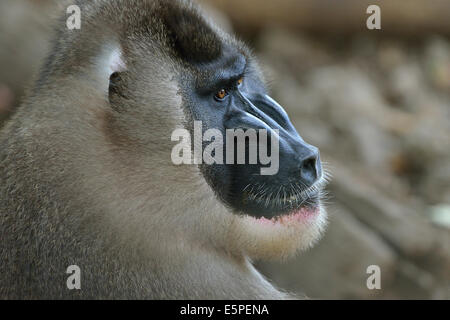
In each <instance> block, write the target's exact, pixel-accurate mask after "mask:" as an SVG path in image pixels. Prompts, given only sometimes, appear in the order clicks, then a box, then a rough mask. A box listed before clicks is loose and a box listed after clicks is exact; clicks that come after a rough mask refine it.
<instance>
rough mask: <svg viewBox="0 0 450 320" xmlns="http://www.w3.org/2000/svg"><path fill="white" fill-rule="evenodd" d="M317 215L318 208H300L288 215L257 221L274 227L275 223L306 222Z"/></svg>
mask: <svg viewBox="0 0 450 320" xmlns="http://www.w3.org/2000/svg"><path fill="white" fill-rule="evenodd" d="M318 214H319V207H314V208H300V209H298V210H295V211H293V212H291V213H289V214H286V215H283V216H279V217H276V218H272V219H267V218H264V217H262V218H259V219H257V221H258V222H259V223H261V224H265V225H266V224H268V225H274V224H277V223H281V224H285V223H291V222H302V221H306V220H308V219H310V218H312V217H314V216H317V215H318Z"/></svg>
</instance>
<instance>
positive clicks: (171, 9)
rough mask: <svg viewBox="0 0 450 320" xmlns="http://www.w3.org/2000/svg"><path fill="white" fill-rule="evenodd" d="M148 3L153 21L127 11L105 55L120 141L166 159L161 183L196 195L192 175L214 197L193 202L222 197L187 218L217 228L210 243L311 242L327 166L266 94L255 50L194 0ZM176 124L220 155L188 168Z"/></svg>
mask: <svg viewBox="0 0 450 320" xmlns="http://www.w3.org/2000/svg"><path fill="white" fill-rule="evenodd" d="M155 10H156V11H158V14H157V15H156V16H157V17H158V20H154V18H153V17H152V15H151V14H150V15H146V14H145V13H142V12H132V10H128V11H127V14H128V15H135V17H134V19H133V21H134V22H135V23H134V25H133V26H132V27H131V28H129V30H131V31H130V32H129V33H128V34H127V35H123V36H122V37H121V38H119V40H118V43H119V46H118V48H119V49H118V51H117V52H115V53H114V54H111V55H110V56H109V59H110V66H111V68H110V74H109V75H110V76H109V81H110V82H109V101H110V104H111V109H112V110H114V112H113V113H112V115H111V116H110V119H109V121H110V123H109V124H108V127H109V130H112V131H114V132H115V133H114V134H113V136H115V137H116V138H117V137H118V138H117V140H118V141H121V142H122V145H125V146H126V145H128V144H136V145H139V146H140V147H139V148H138V149H137V150H140V152H142V154H146V155H148V158H146V157H145V156H142V157H140V158H139V159H140V161H150V160H148V159H150V158H151V159H153V160H152V161H158V162H157V165H158V166H160V167H161V168H162V167H164V166H165V167H166V168H167V170H166V171H164V175H162V176H160V178H161V179H163V180H162V181H161V183H164V181H169V180H171V179H173V180H174V181H176V183H177V184H178V185H182V186H183V188H184V189H185V190H186V191H185V192H186V193H192V194H194V193H196V192H199V193H200V192H203V191H202V190H203V189H200V188H198V187H197V184H196V183H197V182H196V181H198V179H201V180H202V181H205V182H206V185H207V186H208V188H209V189H210V191H211V193H210V195H211V196H212V197H213V198H214V199H213V200H209V199H208V200H206V199H205V198H206V196H205V197H195V196H192V199H197V200H193V201H196V202H197V201H200V202H205V203H206V202H208V201H215V202H218V203H219V205H216V206H208V205H206V204H205V205H204V207H203V208H204V209H203V210H204V211H207V212H204V213H203V214H201V215H200V216H199V218H198V220H195V219H194V218H192V216H191V217H190V218H191V219H194V220H195V221H197V222H198V224H199V225H203V226H205V228H204V230H214V234H215V236H214V237H216V238H217V237H219V236H218V235H221V237H222V239H224V240H223V242H222V243H220V244H217V246H223V247H225V248H226V249H227V250H228V251H230V252H237V251H239V252H244V253H245V254H247V255H249V256H250V257H255V258H261V257H264V258H278V257H286V256H289V255H291V254H293V253H295V252H296V251H298V250H299V249H304V248H307V247H309V246H310V245H311V244H312V243H314V241H315V240H317V239H318V238H319V236H320V234H321V232H322V230H323V228H324V226H325V224H326V212H325V210H324V209H323V206H322V204H321V194H322V189H323V187H324V184H325V182H326V174H325V173H324V171H323V170H322V165H321V160H320V155H319V150H318V149H317V148H316V147H314V146H312V145H310V144H308V143H306V142H305V141H304V140H303V139H302V138H301V136H300V135H299V134H298V132H297V130H296V129H295V128H294V126H293V125H292V123H291V121H290V119H289V117H288V115H287V113H286V112H285V111H284V109H283V108H282V106H280V105H279V104H278V103H277V102H276V101H275V100H274V99H272V98H271V97H270V96H269V95H268V92H267V88H266V85H265V83H264V79H263V76H262V72H261V71H260V69H259V67H258V64H257V62H256V59H255V58H254V57H253V56H252V54H251V53H250V51H249V49H248V48H247V47H246V46H245V45H244V44H243V43H242V42H240V41H238V40H236V39H235V38H234V37H232V36H230V35H227V34H225V33H224V32H222V31H221V30H219V29H218V28H217V27H216V26H214V25H213V24H212V23H210V22H209V21H208V20H206V19H205V18H204V17H203V16H202V15H201V14H200V12H199V10H198V9H197V8H195V7H193V6H192V5H191V4H185V3H183V4H177V5H174V4H170V3H168V4H164V5H161V6H159V7H158V6H156V7H155V8H154V10H153V11H152V12H155ZM161 17H162V18H161ZM135 39H140V41H138V42H136V41H135ZM136 43H138V45H136ZM150 60H151V61H150ZM143 102H145V103H143ZM196 123H199V125H198V126H197V127H196ZM180 128H182V129H184V130H185V131H186V132H189V133H190V135H191V137H193V136H195V135H196V134H198V132H195V131H196V130H200V134H201V136H202V137H205V136H208V137H209V138H208V139H206V140H207V141H205V139H202V140H201V141H197V140H196V139H194V138H192V139H191V140H190V141H189V143H190V144H191V145H192V146H194V149H195V144H196V143H197V147H198V146H199V145H200V147H201V150H202V151H201V152H203V151H204V150H205V149H206V148H207V147H208V145H209V143H210V142H212V141H215V142H217V143H218V144H216V146H219V145H220V144H222V145H223V148H222V149H221V148H214V151H213V154H212V157H213V158H214V159H215V160H217V159H222V160H223V161H212V162H208V163H206V162H205V161H201V159H200V161H197V162H195V163H194V164H191V165H190V166H191V169H186V167H187V166H189V165H187V164H174V163H173V162H172V161H171V152H172V148H173V146H174V143H171V141H170V137H171V136H172V135H173V131H174V130H176V129H180ZM211 129H213V130H214V131H213V133H214V134H213V136H214V138H212V135H211V134H210V133H211ZM208 130H209V131H208ZM230 130H231V131H230ZM233 130H234V131H235V132H236V130H241V133H244V136H245V137H244V143H243V144H241V145H240V147H239V143H237V141H236V139H237V137H236V136H232V135H230V134H229V132H232V131H233ZM252 130H253V133H254V134H252V135H251V134H247V133H248V132H252ZM208 132H209V135H208ZM263 133H265V134H266V135H267V136H266V137H263V136H262V135H263ZM219 136H221V137H222V138H223V139H219V138H218V137H219ZM208 140H209V141H208ZM219 140H221V141H219ZM230 144H232V147H230ZM254 144H256V147H255V148H254V147H253V146H254ZM275 147H276V148H275ZM263 150H265V151H266V153H264V152H261V151H263ZM269 150H270V152H269ZM229 152H231V153H229ZM252 152H253V153H255V152H256V153H255V156H254V157H253V158H252ZM156 154H157V155H158V156H156ZM200 154H201V155H203V153H200ZM230 154H231V156H230ZM264 155H265V156H266V157H265V158H266V159H265V161H264V159H263V156H264ZM194 158H195V155H194ZM145 159H147V160H145ZM155 159H158V160H155ZM161 159H165V161H166V162H167V163H163V162H164V161H163V160H161ZM239 159H240V160H241V161H239ZM268 159H269V160H271V161H270V163H268V161H267V160H268ZM197 160H198V159H197ZM146 167H149V165H146ZM193 168H194V169H193ZM149 170H152V169H149ZM186 172H189V173H188V174H184V173H186ZM167 192H173V191H171V190H170V188H168V190H167ZM199 199H200V200H199ZM187 201H188V200H187ZM188 202H189V201H188ZM197 204H198V203H192V205H193V206H195V205H197ZM189 205H190V204H189V203H187V204H185V206H189ZM188 212H190V211H189V210H188V209H186V212H185V213H182V214H186V215H188V214H189V213H188ZM186 219H188V217H186ZM207 233H208V232H207V231H205V234H204V236H205V237H206V238H208V236H207Z"/></svg>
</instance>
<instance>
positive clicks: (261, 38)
mask: <svg viewBox="0 0 450 320" xmlns="http://www.w3.org/2000/svg"><path fill="white" fill-rule="evenodd" d="M64 2H65V1H63V0H61V1H58V0H0V126H1V125H2V123H4V121H5V120H6V119H7V118H8V117H9V116H10V115H11V114H12V113H13V112H14V109H15V108H16V107H17V105H18V104H20V101H21V100H22V99H23V96H24V92H26V88H27V87H28V86H29V84H30V83H31V82H32V81H33V79H34V77H35V75H36V72H37V70H38V68H39V66H40V63H41V62H42V59H43V57H44V56H45V54H46V53H47V52H48V48H49V37H50V32H49V30H50V29H51V25H52V24H53V23H55V21H56V20H55V17H56V16H57V15H58V14H57V12H58V11H60V12H64V8H65V7H64ZM201 2H202V4H203V5H204V7H205V10H206V11H207V12H208V13H209V14H210V15H211V17H212V18H213V19H214V20H215V21H216V22H217V23H219V24H220V25H222V26H223V27H224V28H225V29H227V30H230V31H234V32H235V33H236V34H237V35H238V36H239V37H240V38H241V39H243V40H244V41H245V42H247V43H248V44H249V45H250V46H251V47H253V48H254V50H255V51H254V52H255V55H256V56H257V57H258V58H259V60H260V62H261V66H262V67H263V69H264V70H265V73H266V76H267V79H268V82H269V84H270V87H271V91H272V94H273V96H274V98H276V99H277V100H278V101H279V102H280V104H282V105H283V106H284V107H285V108H286V110H287V111H288V113H289V115H290V117H291V119H292V121H293V122H294V124H295V125H296V127H297V129H298V131H299V133H300V134H301V135H302V136H303V137H304V139H305V140H306V141H308V142H310V143H312V144H314V145H316V146H318V147H319V148H320V150H321V154H322V158H323V160H324V161H325V166H326V167H327V168H328V170H329V171H331V173H332V175H333V179H332V182H331V184H330V186H329V188H328V189H329V195H328V198H327V200H326V203H327V206H328V211H329V214H330V219H329V220H330V222H329V228H328V231H327V232H326V234H325V236H324V238H323V239H322V240H321V241H320V242H319V243H318V244H317V245H316V246H315V247H314V248H313V249H311V250H309V251H308V252H306V253H304V254H302V255H299V256H298V257H297V258H295V259H293V260H289V261H286V262H283V263H279V262H270V263H268V262H264V263H262V262H258V263H257V267H258V268H259V269H260V270H261V271H262V272H263V273H264V274H265V275H267V276H268V277H269V278H270V279H271V280H272V281H273V282H274V283H275V284H277V285H278V286H280V287H281V288H285V289H287V290H289V291H294V292H299V293H305V294H306V295H308V296H309V297H311V298H313V299H315V298H319V299H320V298H329V299H342V298H350V299H450V1H448V0H409V1H389V0H384V1H383V0H372V1H366V0H340V1H335V0H264V1H262V0H245V1H238V0H202V1H201ZM371 4H376V5H378V6H379V7H380V9H381V28H382V29H381V30H368V29H367V27H366V20H367V19H368V17H369V16H370V14H367V13H366V9H367V7H368V6H369V5H371ZM61 10H63V11H61ZM370 265H377V266H379V267H380V269H381V289H380V290H369V289H368V288H367V286H366V280H367V278H368V277H369V276H370V274H367V273H366V270H367V267H368V266H370Z"/></svg>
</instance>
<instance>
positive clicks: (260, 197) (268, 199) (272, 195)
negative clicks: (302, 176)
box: [242, 179, 326, 224]
mask: <svg viewBox="0 0 450 320" xmlns="http://www.w3.org/2000/svg"><path fill="white" fill-rule="evenodd" d="M325 184H326V180H325V179H320V180H319V181H318V182H317V183H315V184H314V185H313V186H311V187H309V188H307V189H301V188H300V187H299V186H297V185H296V184H290V185H288V186H287V187H284V188H283V186H273V187H271V188H270V187H264V188H263V187H260V188H258V187H256V188H255V187H253V188H251V187H247V188H246V189H245V190H244V192H243V193H242V203H243V205H244V206H245V214H247V215H249V216H251V217H253V218H255V219H256V220H257V221H258V222H261V223H266V224H267V223H277V222H281V223H283V222H288V221H304V220H305V219H310V218H313V217H315V216H317V215H319V213H320V206H321V199H322V197H323V196H324V192H323V188H324V186H325Z"/></svg>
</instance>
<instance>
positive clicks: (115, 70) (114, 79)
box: [107, 48, 127, 111]
mask: <svg viewBox="0 0 450 320" xmlns="http://www.w3.org/2000/svg"><path fill="white" fill-rule="evenodd" d="M107 63H108V64H107V66H108V81H109V84H108V99H109V102H110V104H111V107H112V108H113V109H116V108H115V105H116V103H114V102H115V99H116V98H117V97H122V98H125V95H124V92H125V84H124V81H123V75H124V73H125V72H126V71H127V67H126V64H125V62H124V60H123V55H122V51H121V50H120V49H119V48H115V49H113V50H112V51H110V52H109V55H108V59H107ZM117 111H119V110H117Z"/></svg>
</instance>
